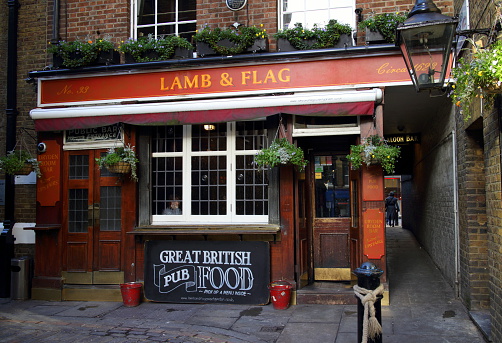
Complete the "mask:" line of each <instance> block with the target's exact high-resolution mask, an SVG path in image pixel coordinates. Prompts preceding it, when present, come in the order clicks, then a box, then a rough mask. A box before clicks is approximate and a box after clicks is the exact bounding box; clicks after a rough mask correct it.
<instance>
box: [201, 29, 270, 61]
mask: <svg viewBox="0 0 502 343" xmlns="http://www.w3.org/2000/svg"><path fill="white" fill-rule="evenodd" d="M267 38H268V33H267V30H266V29H265V28H263V24H260V26H259V27H257V26H243V25H235V26H232V27H230V28H227V29H221V28H219V27H216V28H214V29H211V28H210V27H209V26H208V25H204V27H203V28H202V29H201V30H197V31H196V33H195V35H194V36H193V37H192V39H193V41H194V42H202V43H206V44H207V45H208V46H209V47H210V48H211V49H213V50H214V51H215V52H216V53H218V54H220V55H235V54H240V53H242V52H244V51H246V50H247V49H248V48H250V47H251V46H252V45H253V44H254V42H255V41H256V40H257V39H267ZM223 40H228V41H230V43H231V46H224V45H222V44H220V43H221V41H223Z"/></svg>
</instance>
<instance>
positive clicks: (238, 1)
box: [226, 0, 247, 11]
mask: <svg viewBox="0 0 502 343" xmlns="http://www.w3.org/2000/svg"><path fill="white" fill-rule="evenodd" d="M226 2H227V7H228V8H230V9H231V10H232V11H238V10H241V9H243V8H244V6H246V3H247V0H226Z"/></svg>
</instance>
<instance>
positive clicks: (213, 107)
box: [30, 89, 381, 131]
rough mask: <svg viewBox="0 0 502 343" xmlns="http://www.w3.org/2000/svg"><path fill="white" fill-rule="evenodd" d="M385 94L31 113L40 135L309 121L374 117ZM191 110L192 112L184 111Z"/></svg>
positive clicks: (329, 94) (316, 95)
mask: <svg viewBox="0 0 502 343" xmlns="http://www.w3.org/2000/svg"><path fill="white" fill-rule="evenodd" d="M380 98H381V91H380V90H379V89H378V90H370V91H368V90H365V91H361V92H358V91H350V92H325V93H305V94H298V95H287V96H275V97H274V96H267V97H250V98H230V99H213V100H191V101H185V102H183V101H179V102H171V103H169V102H167V103H146V104H133V105H108V106H88V107H86V106H82V107H67V108H47V109H45V108H41V109H34V110H32V111H31V113H30V114H31V116H32V118H33V119H34V120H35V128H36V130H37V131H57V130H70V129H80V128H90V127H98V126H105V125H111V124H115V123H127V124H132V125H178V124H203V123H218V122H228V121H242V120H250V119H255V118H260V117H266V116H270V115H274V114H278V113H288V114H296V115H307V116H348V115H351V116H354V115H372V114H373V111H374V106H375V102H376V101H379V100H380ZM185 108H186V110H184V109H185Z"/></svg>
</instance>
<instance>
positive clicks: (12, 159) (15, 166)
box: [0, 150, 42, 178]
mask: <svg viewBox="0 0 502 343" xmlns="http://www.w3.org/2000/svg"><path fill="white" fill-rule="evenodd" d="M26 165H29V166H30V168H31V169H32V170H33V171H34V172H35V174H36V175H37V177H38V178H40V177H42V172H41V171H40V165H39V162H38V161H37V159H36V158H33V157H31V155H30V154H29V153H28V152H27V151H25V150H12V151H9V152H8V153H7V155H6V156H2V157H0V170H3V171H4V172H5V173H7V174H10V175H16V174H18V173H19V172H20V171H21V170H22V169H24V168H25V167H26Z"/></svg>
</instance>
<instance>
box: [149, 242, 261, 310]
mask: <svg viewBox="0 0 502 343" xmlns="http://www.w3.org/2000/svg"><path fill="white" fill-rule="evenodd" d="M269 274H270V263H269V245H268V243H267V242H223V241H214V242H207V241H204V242H199V241H147V242H146V246H145V286H144V287H145V297H146V298H147V299H148V300H152V301H160V302H176V303H231V304H266V303H267V302H268V289H267V286H268V284H269V282H270V280H269Z"/></svg>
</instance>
